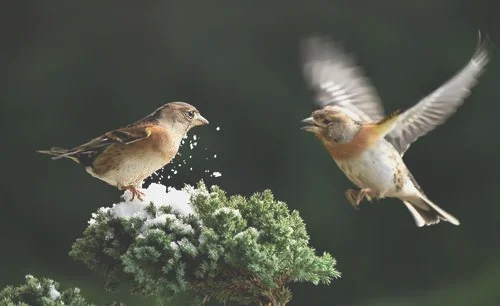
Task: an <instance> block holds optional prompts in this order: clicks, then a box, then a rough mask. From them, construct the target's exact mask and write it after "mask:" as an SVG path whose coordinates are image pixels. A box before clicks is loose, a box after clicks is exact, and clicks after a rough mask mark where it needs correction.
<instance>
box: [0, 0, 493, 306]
mask: <svg viewBox="0 0 500 306" xmlns="http://www.w3.org/2000/svg"><path fill="white" fill-rule="evenodd" d="M73 2H76V3H73ZM497 3H498V1H488V0H482V1H472V0H468V1H465V0H463V1H452V0H441V1H435V0H425V1H423V0H421V1H400V0H381V1H368V0H366V1H340V0H335V1H298V0H297V1H295V0H288V1H224V2H222V1H220V2H218V1H192V2H191V1H144V2H140V1H120V2H119V1H114V2H112V1H62V0H59V1H55V0H54V1H10V3H4V4H3V5H2V8H1V9H0V71H1V73H0V76H1V78H2V79H1V82H0V101H1V115H2V117H1V121H0V122H1V125H2V129H1V130H2V132H3V137H2V145H1V150H0V152H1V154H2V155H1V162H2V168H1V170H2V171H1V176H0V177H1V179H2V182H1V186H2V187H1V194H0V201H1V202H0V205H1V212H0V248H1V249H0V287H3V286H5V285H7V284H19V283H20V282H22V280H23V277H24V275H25V274H27V273H32V274H34V275H37V276H39V275H43V276H48V277H51V278H55V279H56V280H58V281H61V282H62V283H64V284H65V285H71V286H78V287H80V288H82V290H83V293H84V294H85V295H87V296H88V297H89V298H90V299H91V300H93V301H95V302H106V301H112V300H113V299H121V300H122V301H126V302H129V303H128V304H130V305H141V304H142V303H146V302H145V301H144V300H142V299H137V298H131V297H130V296H129V295H128V293H127V292H126V290H122V291H121V292H119V293H118V294H115V295H110V294H109V293H106V292H104V290H103V280H102V279H101V278H100V276H98V275H97V274H95V273H93V272H91V271H90V270H88V269H87V268H86V267H85V266H84V265H83V264H82V263H80V262H77V261H74V260H72V259H71V258H70V257H69V256H68V255H67V253H68V251H69V249H70V247H71V244H72V243H73V241H74V240H75V239H76V238H77V237H79V236H80V235H81V234H82V232H83V230H84V229H85V227H86V226H87V220H88V219H89V218H90V215H91V213H92V212H94V211H95V210H96V209H97V208H98V207H100V206H109V205H111V204H112V203H114V202H116V201H118V199H119V195H120V192H118V191H117V190H116V189H114V188H113V187H111V186H108V185H106V184H104V183H102V182H100V181H98V180H96V179H94V178H92V177H91V176H89V175H88V174H86V173H85V172H84V171H83V170H82V169H80V168H79V167H77V165H75V164H73V163H72V162H70V161H68V160H64V161H52V160H50V159H49V158H48V157H46V156H42V155H39V154H36V153H35V149H43V148H47V147H50V146H52V145H60V146H74V145H78V144H80V143H82V142H84V141H87V140H89V139H90V138H92V137H95V136H97V135H99V134H101V133H103V132H105V131H107V130H109V129H112V128H116V127H119V126H122V125H125V124H128V123H130V122H132V121H133V120H136V119H138V118H140V117H142V116H145V115H147V114H149V113H150V112H152V111H153V110H154V109H156V108H157V107H159V106H160V105H162V104H163V103H165V102H168V101H176V100H181V101H187V102H189V103H191V104H193V105H195V106H196V107H198V109H199V110H200V111H201V112H202V114H203V115H204V116H205V117H206V118H208V119H209V120H210V122H211V124H210V125H209V126H206V127H201V128H196V129H195V130H194V133H195V134H197V135H198V136H199V137H201V140H200V141H199V145H198V147H197V148H196V150H194V151H193V152H192V155H193V159H194V161H193V162H191V165H192V166H193V167H194V171H192V172H189V171H188V169H187V168H186V167H184V168H181V174H180V175H177V176H175V177H174V178H173V179H171V180H168V181H166V183H168V184H169V185H173V186H182V184H183V183H184V182H186V183H191V184H193V183H195V182H197V181H198V180H200V179H202V178H203V179H205V181H206V182H207V183H208V184H218V185H220V186H222V187H223V188H224V189H226V190H227V191H228V192H229V193H230V194H234V193H241V194H244V195H250V194H251V193H253V192H255V191H261V190H263V189H267V188H269V189H272V190H273V192H274V193H275V195H276V197H277V198H278V199H280V200H283V201H286V202H287V203H288V204H289V206H290V208H291V209H298V210H299V211H300V213H301V215H302V217H303V218H304V220H305V222H306V223H307V227H308V230H309V233H310V235H311V243H312V245H313V246H314V247H315V248H317V250H318V252H323V251H328V252H330V253H332V254H333V255H334V256H335V257H336V258H337V260H338V268H339V270H340V271H341V272H342V273H343V275H342V278H341V279H340V280H338V281H335V282H334V283H333V284H332V285H331V286H313V285H308V284H298V285H294V286H293V287H292V289H293V291H294V299H293V301H292V303H291V305H454V306H460V305H464V306H465V305H500V289H499V287H500V257H499V255H500V244H499V243H500V240H499V239H500V235H499V234H500V225H499V224H500V223H499V222H500V208H499V205H498V190H499V183H500V177H499V174H498V172H499V170H500V167H499V166H500V162H499V159H498V154H497V152H498V150H499V149H500V140H499V135H498V132H499V131H500V128H499V126H498V118H499V111H500V91H499V90H500V89H499V79H500V64H499V61H498V59H497V58H496V57H497V56H495V54H498V52H496V51H494V55H493V61H492V62H491V63H490V65H489V66H488V71H487V72H486V73H485V74H484V75H483V77H482V78H481V80H480V82H479V85H478V86H477V87H476V88H474V90H473V91H472V95H471V96H470V97H469V98H468V99H467V101H466V103H465V105H464V106H463V107H461V109H460V110H459V111H458V113H457V114H456V115H454V116H453V117H452V118H451V120H450V121H448V123H447V124H446V125H444V126H441V127H439V128H438V129H437V130H436V131H434V132H432V133H431V134H430V135H428V136H427V137H424V138H422V139H420V140H419V141H418V142H417V143H415V144H414V145H413V146H412V147H411V148H410V150H409V152H408V153H407V154H406V155H405V160H406V162H407V164H408V166H409V168H410V169H412V171H413V173H414V175H415V177H416V178H417V180H418V181H419V182H420V185H421V186H422V187H423V188H424V189H425V190H426V193H427V194H428V195H429V197H430V198H431V199H432V200H433V201H434V202H436V203H438V204H439V205H441V206H442V207H443V208H444V209H446V210H448V211H450V212H451V213H453V214H454V215H456V216H457V217H458V218H459V219H460V220H461V222H462V225H461V226H459V227H455V226H453V225H450V224H447V223H441V224H439V225H437V226H432V227H427V228H417V227H416V226H415V224H414V222H413V219H412V217H411V215H410V214H409V212H408V211H407V210H406V209H405V208H404V206H403V205H401V202H399V201H396V200H392V199H385V200H382V201H379V202H375V203H374V204H365V205H363V207H362V209H361V210H360V211H355V210H353V209H352V207H351V206H350V205H349V204H348V203H347V201H346V200H345V198H344V191H345V190H346V189H347V188H349V187H351V186H352V185H351V183H350V182H349V181H348V180H347V179H346V178H345V177H344V175H343V174H342V173H341V172H340V170H339V169H337V167H336V165H335V164H334V162H333V161H332V160H331V158H330V157H329V156H328V154H327V153H326V151H325V150H324V148H323V147H322V146H321V144H320V143H319V141H317V140H316V139H315V138H314V137H313V136H312V135H311V134H308V133H305V132H303V131H301V130H300V126H301V124H300V120H301V119H303V118H305V117H307V116H308V115H309V114H310V112H311V111H312V110H313V105H312V103H311V93H310V92H309V91H308V90H307V88H306V87H305V85H304V82H303V79H302V75H301V70H300V66H299V61H298V56H297V49H298V43H299V41H300V39H302V38H304V37H307V35H310V34H312V33H322V34H327V35H330V36H331V37H333V38H334V39H335V40H337V41H340V42H342V43H343V44H344V45H345V46H346V48H347V49H348V50H349V51H350V52H353V53H355V54H356V58H357V60H358V62H359V63H360V64H361V65H362V66H364V68H365V71H366V73H367V75H368V76H369V77H370V78H371V79H372V81H373V83H374V85H375V86H376V87H377V89H378V91H379V94H380V95H381V97H382V99H383V100H384V103H385V108H386V110H387V111H392V110H395V109H401V108H402V109H404V108H406V107H409V106H411V105H412V104H414V103H416V102H417V101H418V100H419V99H420V98H422V97H423V96H425V95H427V94H428V93H430V92H431V91H432V90H434V89H435V88H436V87H438V86H440V85H441V84H442V83H443V82H444V81H446V80H447V79H448V78H449V77H451V76H452V75H453V74H454V73H455V72H456V71H458V70H459V69H461V68H462V67H463V65H465V64H466V62H467V61H468V60H469V58H470V56H471V55H472V53H473V51H474V48H475V44H476V38H477V30H478V29H481V30H482V31H483V32H484V33H488V34H489V35H490V36H491V39H492V41H493V42H494V43H495V42H496V43H497V44H500V11H499V8H498V5H497ZM497 50H498V48H497ZM216 126H220V127H221V131H219V132H217V131H216V130H215V127H216ZM205 147H206V148H207V150H206V151H205ZM181 151H182V152H187V151H189V148H188V147H187V146H186V147H184V148H182V150H181ZM207 152H208V153H210V154H218V158H217V159H213V158H209V159H208V160H206V156H208V155H207V154H208V153H207ZM185 154H189V153H185ZM183 157H185V155H183ZM177 161H179V160H177ZM205 169H211V170H219V171H220V172H222V173H223V176H222V177H221V178H217V179H214V178H210V177H209V176H208V175H207V174H205V173H204V170H205ZM166 171H167V172H169V171H170V170H169V169H167V170H166ZM148 302H150V301H148Z"/></svg>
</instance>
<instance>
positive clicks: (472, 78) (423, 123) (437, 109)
mask: <svg viewBox="0 0 500 306" xmlns="http://www.w3.org/2000/svg"><path fill="white" fill-rule="evenodd" d="M489 45H490V43H489V40H488V39H487V38H486V39H485V40H482V39H481V35H480V36H479V42H478V47H477V49H476V52H475V53H474V55H473V56H472V58H471V59H470V61H469V62H468V63H467V65H466V66H465V67H464V68H463V69H462V70H461V71H460V72H458V73H457V74H456V75H455V76H454V77H453V78H451V79H450V80H449V81H448V82H446V83H445V84H444V85H442V86H441V87H439V88H438V89H436V90H435V91H434V92H432V93H431V94H430V95H428V96H427V97H425V98H423V99H422V100H421V101H420V102H419V103H417V104H416V105H415V106H413V107H412V108H410V109H408V110H407V111H405V112H404V113H403V114H401V116H400V120H399V122H398V123H397V125H396V126H395V128H394V129H393V130H392V131H391V133H389V134H388V135H387V136H386V139H387V140H388V141H389V142H391V143H392V144H393V145H394V147H395V148H396V149H397V150H398V151H399V153H400V154H401V155H403V154H404V152H405V151H406V150H407V149H408V147H409V146H410V144H411V143H412V142H414V141H415V140H417V139H418V138H419V137H421V136H423V135H425V134H427V133H428V132H430V131H431V130H433V129H434V128H435V127H436V126H438V125H440V124H442V123H443V122H445V121H446V119H448V118H449V117H450V116H451V115H452V114H453V113H454V112H455V111H456V110H457V108H458V107H459V106H460V105H462V103H463V101H464V99H465V98H466V97H467V96H468V95H469V93H470V90H471V88H472V87H473V86H474V85H475V84H476V83H477V79H478V77H479V76H480V75H481V74H482V72H483V71H484V67H485V66H486V64H487V63H488V61H489V60H490V56H489V53H488V46H489Z"/></svg>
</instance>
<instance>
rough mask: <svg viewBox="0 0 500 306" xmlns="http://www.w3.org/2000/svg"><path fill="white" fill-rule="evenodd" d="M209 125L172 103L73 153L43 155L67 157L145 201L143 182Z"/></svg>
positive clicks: (53, 150) (54, 150)
mask: <svg viewBox="0 0 500 306" xmlns="http://www.w3.org/2000/svg"><path fill="white" fill-rule="evenodd" d="M204 124H208V121H207V120H206V119H205V118H203V116H201V115H200V112H199V111H198V110H197V109H196V108H195V107H194V106H192V105H190V104H188V103H184V102H171V103H167V104H165V105H163V106H162V107H160V108H158V109H157V110H155V111H154V112H153V113H152V114H151V115H149V116H147V117H145V118H143V119H140V120H139V121H136V122H134V123H132V124H130V125H128V126H126V127H123V128H119V129H116V130H112V131H110V132H107V133H105V134H104V135H102V136H99V137H97V138H94V139H92V140H91V141H89V142H87V143H85V144H82V145H81V146H78V147H76V148H73V149H63V148H57V147H53V148H51V149H50V150H41V151H38V152H40V153H45V154H50V155H54V157H53V159H59V158H62V157H67V158H70V159H72V160H74V161H75V162H77V163H79V164H81V165H82V166H84V167H85V170H86V171H87V172H88V173H90V174H91V175H92V176H94V177H96V178H98V179H100V180H103V181H105V182H106V183H108V184H110V185H113V186H116V187H117V188H118V189H120V190H125V189H128V190H130V191H131V192H132V199H134V198H135V197H136V196H137V197H138V198H139V199H140V200H142V197H141V196H142V195H143V193H142V192H141V191H140V187H141V184H142V181H143V180H144V179H145V178H147V177H148V176H150V175H151V174H153V173H154V172H155V171H156V170H158V169H160V168H162V167H163V166H165V165H166V164H168V163H169V162H170V161H171V160H172V159H173V158H174V156H175V155H176V154H177V151H178V150H179V146H180V144H181V140H182V138H183V137H184V136H185V135H186V133H187V132H188V131H189V130H190V129H191V128H192V127H195V126H197V125H204Z"/></svg>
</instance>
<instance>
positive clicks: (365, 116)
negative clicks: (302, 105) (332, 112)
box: [301, 37, 384, 121]
mask: <svg viewBox="0 0 500 306" xmlns="http://www.w3.org/2000/svg"><path fill="white" fill-rule="evenodd" d="M301 55H302V59H303V69H304V76H305V79H306V81H307V83H308V84H309V86H310V87H311V88H312V89H313V90H314V92H315V100H316V104H318V105H319V106H320V107H325V106H327V105H338V106H341V107H345V108H348V109H350V110H351V111H353V112H355V113H356V114H357V115H358V116H359V117H360V118H361V119H362V120H363V121H378V120H381V119H382V118H384V110H383V108H382V104H381V103H380V99H379V97H378V95H377V93H376V91H375V89H374V88H373V86H372V85H371V84H370V82H369V80H368V79H367V78H366V77H365V76H364V75H363V72H362V70H361V68H360V67H358V66H357V65H356V63H355V62H354V60H353V58H352V57H351V56H349V55H347V54H345V52H344V51H343V50H342V49H341V48H340V47H338V46H336V45H335V44H334V43H333V42H331V41H329V40H328V39H327V38H322V37H311V38H309V39H307V40H305V41H304V42H303V44H302V46H301Z"/></svg>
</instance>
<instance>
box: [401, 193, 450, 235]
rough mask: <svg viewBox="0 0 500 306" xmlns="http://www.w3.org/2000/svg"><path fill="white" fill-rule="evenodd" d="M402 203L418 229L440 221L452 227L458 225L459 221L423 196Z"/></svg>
mask: <svg viewBox="0 0 500 306" xmlns="http://www.w3.org/2000/svg"><path fill="white" fill-rule="evenodd" d="M403 202H404V203H405V205H406V207H407V208H408V210H409V211H410V213H411V214H412V216H413V218H414V219H415V223H416V224H417V226H418V227H421V226H424V225H432V224H436V223H439V221H441V220H443V221H446V222H450V223H451V224H454V225H460V221H458V219H457V218H455V217H454V216H452V215H451V214H449V213H448V212H446V211H444V210H443V209H442V208H440V207H439V206H437V205H436V204H434V203H432V202H431V201H430V200H429V199H427V198H426V197H424V196H422V197H419V198H413V199H407V200H406V201H403Z"/></svg>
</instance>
